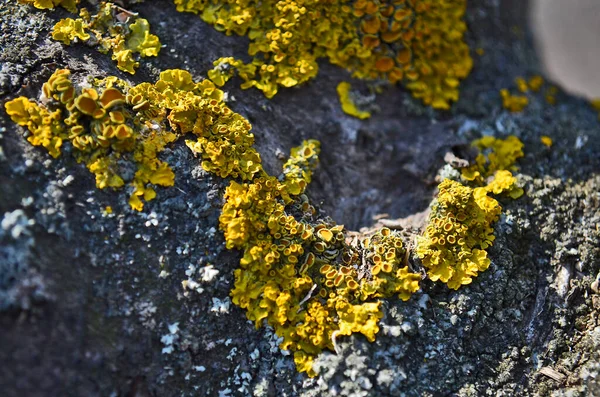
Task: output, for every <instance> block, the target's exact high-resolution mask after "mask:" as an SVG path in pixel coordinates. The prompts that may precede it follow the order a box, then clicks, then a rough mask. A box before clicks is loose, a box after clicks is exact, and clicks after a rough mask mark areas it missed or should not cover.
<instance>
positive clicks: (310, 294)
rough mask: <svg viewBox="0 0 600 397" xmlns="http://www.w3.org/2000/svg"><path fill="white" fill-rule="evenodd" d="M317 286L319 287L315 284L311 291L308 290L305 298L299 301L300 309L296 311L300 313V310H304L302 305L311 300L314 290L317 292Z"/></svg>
mask: <svg viewBox="0 0 600 397" xmlns="http://www.w3.org/2000/svg"><path fill="white" fill-rule="evenodd" d="M316 288H317V284H313V286H312V287H311V289H310V291H308V294H306V296H305V297H304V299H302V300H301V301H300V303H298V311H297V312H296V313H300V311H301V310H302V305H303V304H305V303H306V301H307V300H309V299H310V298H312V294H313V292H315V289H316Z"/></svg>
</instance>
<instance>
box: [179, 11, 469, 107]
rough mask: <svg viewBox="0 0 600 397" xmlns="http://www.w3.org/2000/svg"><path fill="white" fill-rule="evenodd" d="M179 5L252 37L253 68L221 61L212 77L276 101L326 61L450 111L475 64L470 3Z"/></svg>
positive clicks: (232, 31) (217, 26)
mask: <svg viewBox="0 0 600 397" xmlns="http://www.w3.org/2000/svg"><path fill="white" fill-rule="evenodd" d="M174 2H175V4H176V5H177V10H178V11H182V12H193V13H196V14H199V15H200V17H201V18H202V19H203V20H204V21H205V22H207V23H209V24H211V25H213V26H214V27H215V29H217V30H219V31H222V32H225V33H226V34H237V35H244V36H247V37H248V38H249V39H250V45H249V47H248V53H249V55H250V56H251V57H253V59H252V61H251V62H250V63H244V62H242V61H239V60H234V59H232V58H221V59H219V60H217V61H216V62H215V63H216V66H217V67H216V70H215V71H214V72H212V73H211V76H210V77H211V79H212V78H216V80H214V81H215V83H217V84H221V83H224V81H226V80H227V79H228V78H229V77H230V76H231V74H232V73H233V72H234V71H238V72H239V75H240V77H241V78H242V80H244V84H243V85H242V87H243V88H249V87H256V88H258V89H260V90H261V91H263V92H264V93H265V95H266V96H267V97H269V98H270V97H272V96H273V95H275V94H276V93H277V91H278V89H279V87H280V86H283V87H292V86H296V85H299V84H302V83H305V82H306V81H308V80H310V79H311V78H313V77H315V76H316V75H317V72H318V64H317V61H318V59H319V58H327V59H329V61H330V62H331V63H333V64H336V65H339V66H341V67H343V68H345V69H347V70H349V71H351V72H352V74H353V76H354V77H357V78H361V79H371V80H372V79H385V80H388V81H390V82H391V83H396V82H402V83H403V84H404V85H405V86H406V87H407V88H408V89H409V90H410V91H412V93H413V96H414V97H416V98H419V99H421V100H422V101H423V103H425V104H426V105H431V106H433V107H434V108H439V109H448V108H449V106H450V103H451V102H453V101H456V100H457V99H458V85H459V83H460V80H462V79H464V78H465V77H466V76H467V75H468V74H469V72H470V70H471V68H472V64H473V62H472V59H471V57H470V54H469V48H468V46H467V44H466V43H465V41H464V39H463V36H464V33H465V31H466V25H465V23H464V21H463V19H462V17H463V14H464V11H465V8H466V0H448V1H437V0H393V1H392V0H386V1H380V2H378V1H371V0H356V1H344V0H333V1H306V0H295V1H283V0H267V1H260V2H259V1H255V0H236V1H234V2H226V1H222V0H215V1H210V2H209V1H198V0H174ZM224 64H227V65H230V70H226V71H224V70H223V69H224V68H223V65H224Z"/></svg>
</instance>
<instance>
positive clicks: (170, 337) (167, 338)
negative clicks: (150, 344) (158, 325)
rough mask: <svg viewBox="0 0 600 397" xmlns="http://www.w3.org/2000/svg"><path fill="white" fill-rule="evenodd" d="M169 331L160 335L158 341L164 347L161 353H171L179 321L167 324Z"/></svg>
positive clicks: (177, 333)
mask: <svg viewBox="0 0 600 397" xmlns="http://www.w3.org/2000/svg"><path fill="white" fill-rule="evenodd" d="M167 327H168V329H169V333H168V334H164V335H163V336H161V338H160V341H161V343H162V344H163V345H165V347H163V349H162V353H163V354H171V353H173V349H174V348H175V346H174V344H175V342H177V340H178V339H179V323H173V324H168V326H167Z"/></svg>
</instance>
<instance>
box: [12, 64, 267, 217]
mask: <svg viewBox="0 0 600 397" xmlns="http://www.w3.org/2000/svg"><path fill="white" fill-rule="evenodd" d="M42 91H43V95H44V100H43V101H41V102H40V103H38V102H35V101H32V100H29V99H27V98H24V97H19V98H16V99H14V100H12V101H9V102H7V103H6V105H5V106H6V111H7V113H8V115H9V116H10V117H11V119H12V120H13V121H14V122H15V123H17V124H19V125H22V126H24V127H27V129H28V130H29V134H30V135H29V136H28V137H27V140H28V141H29V142H30V143H31V144H32V145H34V146H43V147H44V148H46V149H47V150H48V152H49V153H50V155H51V156H52V157H58V156H59V155H60V154H61V148H62V146H63V144H64V143H65V142H68V143H69V144H70V145H72V149H73V150H72V153H73V155H74V156H75V158H76V159H77V161H78V162H83V163H85V164H86V166H87V168H88V169H89V170H90V172H92V173H93V174H94V175H95V177H96V186H97V187H98V188H100V189H104V188H107V187H111V188H121V187H123V186H125V185H127V186H129V189H130V190H131V194H130V198H129V204H130V205H131V207H132V208H133V209H135V210H138V211H141V210H142V208H143V205H144V201H149V200H152V199H154V198H155V197H156V191H155V188H154V186H172V185H173V184H174V174H173V171H172V170H171V168H170V167H169V165H168V164H167V163H165V162H164V161H162V160H159V159H158V158H157V156H158V154H159V153H160V152H162V151H163V150H164V149H165V147H166V145H167V144H169V143H171V142H173V141H175V140H176V139H178V138H179V137H180V136H181V135H183V134H187V133H190V132H191V133H193V134H195V135H196V138H197V141H189V142H188V145H190V146H192V148H193V149H194V150H195V151H198V152H199V153H200V156H201V157H202V159H203V162H202V165H203V167H204V168H205V169H206V170H207V171H211V172H215V173H217V174H218V175H220V176H222V177H229V176H231V177H239V178H241V179H250V178H252V176H253V175H254V173H256V172H257V171H258V170H259V169H260V157H259V156H258V154H257V153H256V151H255V150H254V148H252V144H253V142H254V138H253V136H252V134H250V132H249V131H250V128H251V127H250V124H249V123H248V121H246V120H245V119H244V118H243V117H241V116H240V115H238V114H236V113H234V112H233V111H231V110H230V109H229V108H228V107H227V106H225V104H224V103H223V102H222V101H221V99H222V97H223V92H222V91H220V90H219V89H217V88H216V87H215V85H214V84H213V83H211V82H210V81H208V80H204V81H202V82H199V83H195V82H193V81H192V77H191V75H190V74H189V73H188V72H186V71H183V70H167V71H164V72H162V73H161V75H160V78H159V80H158V81H157V82H156V83H155V84H150V83H142V84H139V85H137V86H134V87H131V86H129V85H128V84H127V83H125V82H124V81H122V80H119V79H117V78H115V77H109V78H106V79H103V80H96V81H92V82H91V86H90V85H89V84H88V85H87V88H82V86H80V85H75V84H74V83H73V82H72V81H71V78H70V72H69V71H68V70H65V69H61V70H58V71H56V72H55V73H54V74H53V75H52V76H51V77H50V79H49V80H48V82H47V83H45V84H44V85H43V90H42ZM128 164H133V165H134V167H135V174H134V175H133V176H130V177H127V176H126V175H127V174H128V172H127V169H128V168H129V166H128Z"/></svg>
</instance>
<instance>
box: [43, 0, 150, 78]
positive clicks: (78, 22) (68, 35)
mask: <svg viewBox="0 0 600 397" xmlns="http://www.w3.org/2000/svg"><path fill="white" fill-rule="evenodd" d="M73 12H75V11H73ZM52 38H53V39H54V40H57V41H60V42H62V43H63V44H66V45H70V44H71V42H72V41H74V40H81V41H83V42H86V43H89V44H91V45H94V46H98V48H99V50H100V51H101V52H103V53H108V52H111V53H112V59H113V60H114V61H116V62H117V67H118V68H119V69H120V70H122V71H125V72H128V73H131V74H134V73H135V69H136V68H137V67H138V66H139V62H138V61H137V60H136V54H139V56H141V57H150V56H157V55H158V52H159V51H160V40H159V39H158V37H157V36H155V35H153V34H151V33H150V24H149V23H148V21H147V20H145V19H144V18H138V17H136V16H135V15H134V14H130V13H126V12H123V10H121V9H119V8H117V6H115V5H114V4H113V3H111V2H103V3H101V5H100V8H99V11H98V13H97V14H95V15H90V13H89V11H88V10H87V9H85V8H83V9H82V10H81V12H80V18H78V19H72V18H65V19H63V20H60V21H58V23H57V24H56V25H54V29H53V30H52Z"/></svg>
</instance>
